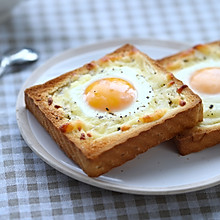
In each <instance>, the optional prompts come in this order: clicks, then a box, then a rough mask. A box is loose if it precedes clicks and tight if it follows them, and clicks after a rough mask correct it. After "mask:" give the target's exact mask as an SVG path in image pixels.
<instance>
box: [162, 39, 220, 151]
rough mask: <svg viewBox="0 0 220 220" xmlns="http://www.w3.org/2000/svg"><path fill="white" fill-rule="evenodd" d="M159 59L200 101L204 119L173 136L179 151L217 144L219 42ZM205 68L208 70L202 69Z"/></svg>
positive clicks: (219, 136) (219, 138)
mask: <svg viewBox="0 0 220 220" xmlns="http://www.w3.org/2000/svg"><path fill="white" fill-rule="evenodd" d="M158 62H159V63H160V65H162V66H163V67H165V68H166V69H167V70H168V71H170V72H172V73H173V74H174V75H175V77H177V78H178V79H180V80H182V81H183V82H184V83H185V84H187V85H188V86H189V87H190V88H191V89H192V90H193V91H194V92H195V93H197V94H198V95H199V96H200V97H201V99H202V101H203V109H204V111H203V122H201V123H199V124H198V125H197V126H195V127H193V128H191V129H187V130H185V131H184V132H181V133H180V134H178V135H177V136H176V138H175V142H176V144H177V147H178V149H179V152H180V154H182V155H187V154H190V153H193V152H198V151H201V150H203V149H206V148H208V147H211V146H214V145H216V144H218V143H220V41H216V42H211V43H207V44H200V45H196V46H194V47H193V48H190V49H189V50H186V51H182V52H180V53H177V54H174V55H172V56H170V57H165V58H163V59H161V60H159V61H158ZM207 70H208V71H211V72H205V71H207ZM208 73H209V74H208ZM196 74H197V75H196Z"/></svg>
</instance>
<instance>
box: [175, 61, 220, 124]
mask: <svg viewBox="0 0 220 220" xmlns="http://www.w3.org/2000/svg"><path fill="white" fill-rule="evenodd" d="M207 67H220V62H219V61H218V60H212V59H207V60H204V61H202V62H199V63H195V64H194V65H191V66H189V67H186V68H183V69H182V70H178V72H176V73H175V77H176V78H178V79H179V80H181V81H182V82H183V83H184V84H186V85H188V86H189V87H190V88H191V90H193V92H194V93H196V94H197V95H199V96H200V97H201V99H202V102H203V113H204V119H203V122H202V123H201V125H208V124H213V123H220V119H219V117H220V93H218V94H206V93H202V92H199V91H197V90H195V89H194V88H192V87H191V85H190V78H191V76H192V75H193V73H194V72H195V71H197V70H200V69H203V68H207Z"/></svg>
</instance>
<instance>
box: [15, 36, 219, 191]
mask: <svg viewBox="0 0 220 220" xmlns="http://www.w3.org/2000/svg"><path fill="white" fill-rule="evenodd" d="M125 43H131V44H145V43H146V44H152V45H154V44H158V45H161V46H164V47H165V45H172V47H173V48H176V47H183V48H184V47H185V48H187V47H190V45H189V44H187V43H184V42H177V41H172V42H171V41H168V40H157V39H143V38H127V39H118V40H109V41H101V42H98V43H91V44H86V45H84V46H81V47H77V48H71V49H67V50H65V51H63V52H61V53H59V54H58V55H56V56H54V57H52V58H50V59H48V60H47V61H46V62H44V63H43V64H41V65H40V66H39V67H38V68H37V69H36V70H34V71H33V73H32V74H31V75H30V76H29V77H28V79H27V80H26V81H25V82H24V84H23V85H22V87H21V89H20V91H19V93H18V96H17V102H16V120H17V124H18V128H19V130H20V133H21V135H22V137H23V139H24V140H25V142H26V144H27V145H28V147H29V148H30V149H31V150H32V151H33V152H34V153H35V154H36V155H38V156H39V157H40V158H41V159H42V160H43V161H44V162H46V163H47V164H48V165H50V166H51V167H53V168H54V169H56V170H58V171H59V172H61V173H63V174H65V175H67V176H69V177H71V178H73V179H75V180H78V181H80V182H83V183H86V184H89V185H92V186H95V187H99V188H102V189H107V190H111V191H116V192H121V193H129V194H139V195H171V194H180V193H187V192H193V191H197V190H201V189H205V188H208V187H211V186H215V185H218V184H219V183H220V175H219V176H216V177H214V178H210V179H208V180H205V181H200V182H198V183H191V184H184V185H181V186H177V187H175V186H172V187H155V188H149V187H148V188H144V187H138V188H134V187H131V186H126V185H124V184H117V183H114V184H112V183H110V182H104V181H103V180H100V179H96V178H91V177H88V176H87V175H85V174H82V173H79V172H77V171H75V170H72V169H71V168H70V167H68V166H65V165H64V164H63V163H62V162H60V161H59V160H57V159H56V158H54V157H53V156H52V155H50V154H49V153H48V152H47V151H46V150H45V149H44V148H43V147H42V146H41V144H40V143H38V141H37V139H36V137H35V135H34V134H33V132H32V130H31V128H30V124H29V123H27V124H26V126H25V127H24V126H23V121H27V122H28V118H27V111H28V110H27V109H26V108H25V104H24V90H25V88H27V87H29V86H31V85H33V83H34V82H36V80H37V79H38V78H39V77H40V76H42V75H43V74H44V73H45V70H46V69H49V68H50V67H51V65H50V64H51V63H54V62H55V61H59V62H62V61H64V60H65V59H64V58H65V56H68V54H70V53H74V54H77V53H79V52H80V53H81V54H83V53H87V52H91V51H92V50H93V49H94V48H100V49H101V48H103V47H105V46H106V47H115V46H117V45H122V44H125ZM166 47H167V46H166ZM96 50H97V49H96ZM61 58H62V59H61ZM40 73H41V74H40ZM27 134H28V135H27ZM30 137H31V138H30ZM30 139H31V140H30ZM30 141H31V142H30ZM33 141H34V143H33ZM33 145H34V146H35V145H37V147H38V148H37V149H36V147H34V146H33ZM39 149H40V151H39Z"/></svg>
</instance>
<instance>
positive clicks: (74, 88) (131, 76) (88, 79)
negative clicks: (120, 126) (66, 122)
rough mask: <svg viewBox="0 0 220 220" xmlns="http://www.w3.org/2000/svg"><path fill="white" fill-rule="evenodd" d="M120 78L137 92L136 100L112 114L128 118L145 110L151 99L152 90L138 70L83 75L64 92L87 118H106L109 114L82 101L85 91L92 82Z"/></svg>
mask: <svg viewBox="0 0 220 220" xmlns="http://www.w3.org/2000/svg"><path fill="white" fill-rule="evenodd" d="M108 77H109V78H110V77H111V78H112V77H114V78H120V79H123V80H125V81H128V82H129V83H131V84H132V85H133V86H134V88H135V89H136V91H137V98H136V100H134V102H133V103H132V104H131V105H130V106H128V107H127V108H125V109H123V110H120V111H117V112H113V113H114V115H117V116H119V117H120V116H122V117H124V116H128V115H130V114H133V113H135V112H136V111H140V110H141V109H143V108H146V106H147V105H148V103H149V102H150V100H151V99H152V97H153V95H154V94H153V90H152V88H151V86H150V84H149V83H148V82H147V80H146V77H144V76H143V75H142V73H141V71H140V70H139V69H138V68H134V67H125V66H123V67H118V66H116V67H107V68H104V69H102V70H100V71H99V72H98V73H96V74H95V75H89V74H86V75H83V76H81V77H80V78H79V79H78V80H77V84H74V83H73V84H72V85H71V87H70V88H69V89H68V90H66V96H67V97H69V98H70V100H71V101H72V102H75V103H76V105H78V107H79V108H80V110H81V111H82V112H83V113H84V114H85V115H87V116H90V117H100V116H101V117H108V116H110V115H111V114H109V113H108V112H101V111H98V110H96V109H94V108H92V107H91V106H90V105H89V104H88V103H87V102H86V101H85V99H84V91H85V89H86V88H87V87H88V86H89V85H90V84H91V83H93V82H94V81H97V80H99V79H102V78H108Z"/></svg>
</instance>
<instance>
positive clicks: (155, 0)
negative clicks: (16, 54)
mask: <svg viewBox="0 0 220 220" xmlns="http://www.w3.org/2000/svg"><path fill="white" fill-rule="evenodd" d="M219 11H220V3H219V1H218V0H185V1H182V0H164V1H163V0H146V1H144V0H143V1H142V0H135V1H131V0H124V1H123V0H102V1H101V0H78V1H77V0H65V1H63V0H46V1H45V0H25V1H23V2H22V3H20V4H19V5H17V6H16V7H15V8H14V9H13V11H12V12H11V14H10V15H9V16H8V18H7V20H5V21H4V22H3V23H1V24H0V45H1V47H0V55H1V54H2V53H3V52H4V51H5V50H7V49H9V48H14V47H22V46H28V47H33V48H36V49H37V50H38V51H39V53H40V60H39V61H38V62H37V63H34V64H32V65H30V66H28V67H26V68H25V69H21V68H19V69H18V68H17V69H13V70H11V71H10V72H9V73H8V74H7V75H4V76H3V77H2V78H0V105H1V108H0V219H31V218H33V219H52V218H53V219H77V220H78V219H107V218H109V219H183V218H186V219H213V220H214V219H220V186H215V187H211V188H208V189H205V190H200V191H197V192H190V193H185V194H178V195H157V196H155V195H132V194H125V193H118V192H112V191H108V190H104V189H100V188H97V187H94V186H90V185H87V184H85V183H82V182H79V181H77V180H74V179H72V178H70V177H68V176H65V175H64V174H62V173H60V172H59V171H57V170H55V169H54V168H52V167H50V166H49V165H47V164H46V163H45V162H43V160H42V159H41V158H39V157H38V156H37V155H36V154H35V153H33V152H32V151H31V149H30V148H29V147H28V146H27V144H26V143H25V141H24V140H23V138H22V136H21V134H20V131H19V129H18V125H17V122H16V115H15V105H16V99H17V94H18V92H19V90H20V88H21V86H22V85H23V83H24V82H25V80H26V79H27V78H28V76H30V74H31V73H32V72H33V70H34V69H36V68H37V67H38V66H40V65H42V64H43V63H45V61H46V60H47V59H49V58H51V57H54V56H55V55H58V54H59V53H60V52H62V51H64V50H66V49H69V48H78V47H80V46H84V45H86V44H91V43H97V42H99V41H101V40H102V41H105V40H114V39H123V38H132V37H135V38H146V39H148V38H149V39H159V40H172V41H179V42H186V43H189V44H190V45H192V46H193V45H195V44H198V43H206V42H211V41H215V40H220V13H219Z"/></svg>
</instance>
